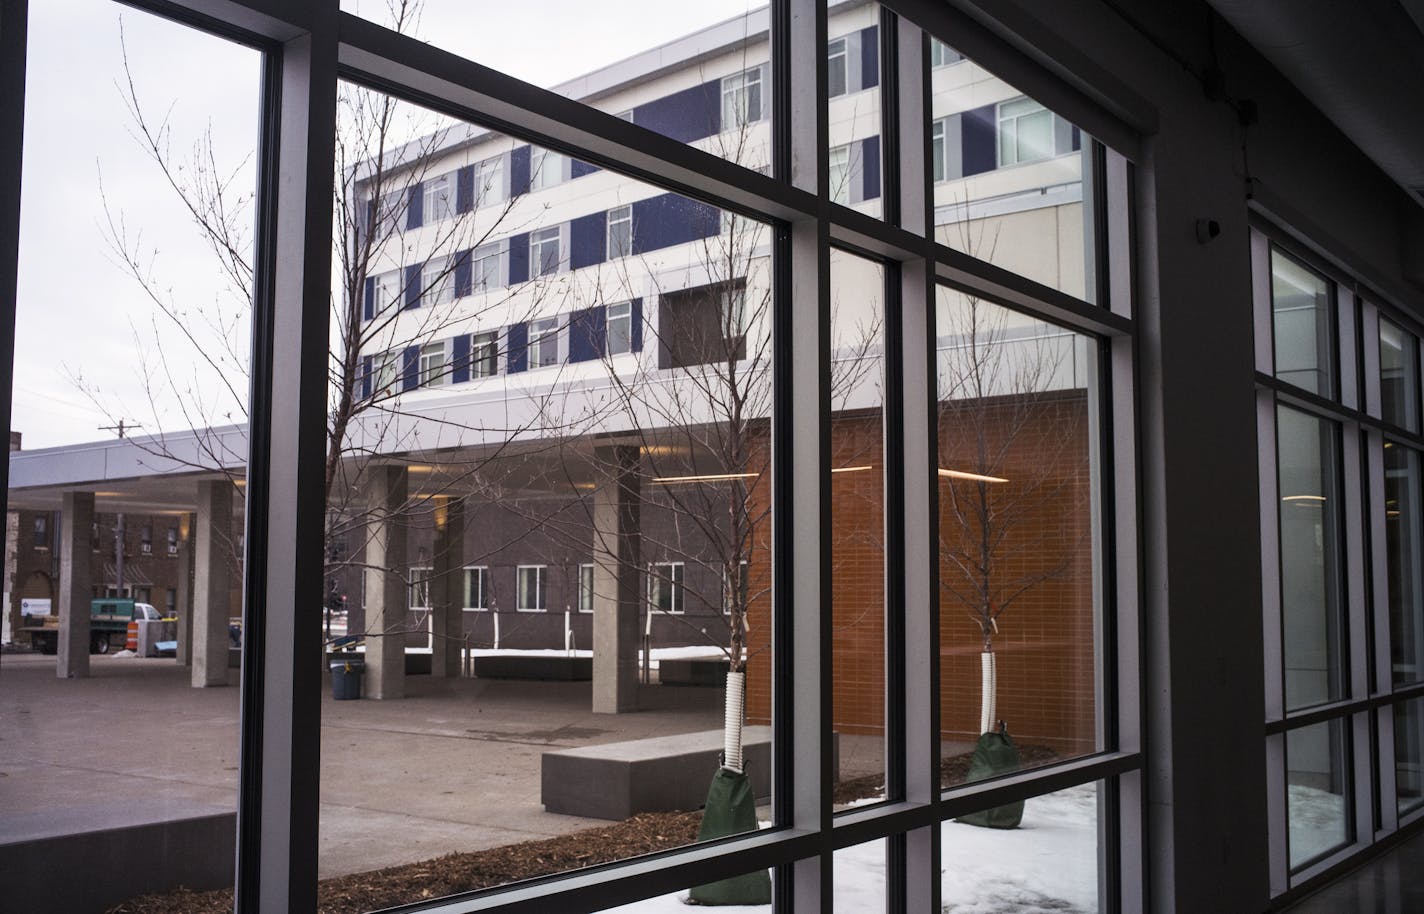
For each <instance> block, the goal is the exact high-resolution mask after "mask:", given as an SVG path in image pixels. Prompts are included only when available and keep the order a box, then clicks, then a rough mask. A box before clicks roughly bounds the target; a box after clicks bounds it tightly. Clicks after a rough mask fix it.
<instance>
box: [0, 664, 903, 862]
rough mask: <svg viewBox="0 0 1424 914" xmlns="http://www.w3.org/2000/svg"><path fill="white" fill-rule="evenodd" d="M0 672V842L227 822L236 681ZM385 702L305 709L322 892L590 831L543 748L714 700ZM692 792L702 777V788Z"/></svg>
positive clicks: (684, 717)
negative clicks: (193, 820) (223, 813)
mask: <svg viewBox="0 0 1424 914" xmlns="http://www.w3.org/2000/svg"><path fill="white" fill-rule="evenodd" d="M90 659H91V672H92V675H91V676H90V678H88V679H76V680H62V679H58V678H57V677H56V676H55V673H54V669H55V661H54V658H53V657H44V656H41V655H38V654H26V653H18V654H15V653H7V654H4V655H3V656H0V809H4V810H5V814H4V815H3V816H0V843H3V842H6V841H14V840H20V839H26V838H34V837H40V836H43V835H50V834H56V833H59V834H62V833H65V832H67V831H76V830H81V829H89V828H99V827H106V826H113V825H118V824H127V823H134V822H138V821H150V822H152V821H162V820H165V819H170V818H178V817H183V816H189V815H199V814H206V813H211V812H215V811H220V810H227V811H231V810H233V809H234V808H235V804H236V796H237V763H238V745H237V743H238V689H237V688H236V682H237V671H236V670H231V671H230V680H231V682H232V685H230V686H228V687H227V688H210V689H193V688H190V687H189V686H188V671H187V670H186V669H185V668H183V667H181V666H180V665H178V664H177V663H176V662H175V661H174V660H172V659H138V658H125V657H112V656H95V657H91V658H90ZM407 689H408V697H407V698H405V699H403V700H399V701H372V700H361V701H341V702H336V701H333V700H332V699H331V693H330V686H329V684H328V685H327V686H326V687H325V689H324V691H323V695H322V733H321V838H320V842H321V844H320V872H321V875H322V876H323V877H327V876H335V875H341V874H343V873H350V872H361V871H365V870H371V869H377V868H379V867H384V866H391V865H395V864H399V863H409V862H414V861H418V860H425V859H429V858H431V857H436V856H439V855H441V854H447V853H451V852H454V851H470V850H480V849H483V848H488V847H497V846H500V845H504V844H509V843H513V842H517V841H524V840H529V839H535V838H543V837H550V836H553V835H559V834H564V833H567V832H570V831H575V830H578V829H581V828H586V827H590V826H594V825H601V824H606V823H604V822H602V821H600V820H592V819H582V818H578V817H573V816H562V815H556V814H553V813H546V812H545V811H544V809H543V806H542V805H541V804H540V802H539V764H540V760H539V756H540V753H542V752H544V751H545V750H549V749H562V748H569V747H574V746H584V745H591V744H595V743H603V742H616V741H620V740H627V739H638V738H641V737H646V736H666V735H671V734H677V733H685V732H691V731H697V730H710V729H717V728H720V727H721V722H722V694H721V690H719V689H708V688H695V687H662V686H658V685H651V686H642V687H641V691H640V695H639V698H640V701H641V703H642V705H643V708H644V709H643V710H641V711H639V712H637V713H633V714H620V715H609V714H594V713H592V712H591V711H590V710H589V704H590V687H589V684H588V683H556V682H518V681H509V680H470V679H465V680H442V679H433V678H431V677H429V676H413V677H410V678H408V679H407ZM879 743H880V740H879V739H878V738H874V737H843V738H842V742H841V756H842V762H841V764H842V773H843V776H846V777H850V776H854V775H855V774H857V773H865V772H866V771H868V770H876V769H877V766H878V765H879V763H880V752H879ZM708 774H709V776H710V774H711V773H710V772H709V773H708Z"/></svg>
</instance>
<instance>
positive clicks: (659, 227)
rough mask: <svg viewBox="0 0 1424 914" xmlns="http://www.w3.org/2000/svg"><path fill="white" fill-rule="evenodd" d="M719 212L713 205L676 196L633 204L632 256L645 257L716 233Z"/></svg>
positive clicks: (639, 201)
mask: <svg viewBox="0 0 1424 914" xmlns="http://www.w3.org/2000/svg"><path fill="white" fill-rule="evenodd" d="M720 219H721V213H719V212H718V211H717V208H716V207H715V206H708V205H707V204H706V203H699V202H697V201H696V200H689V199H687V198H686V197H681V196H678V195H677V194H662V195H660V196H657V197H649V198H648V199H646V200H638V201H636V202H635V203H634V204H633V253H634V254H646V253H647V252H649V251H656V250H659V249H661V248H667V247H672V246H673V245H675V244H686V243H687V242H689V241H696V240H698V239H699V238H710V237H711V236H713V235H715V234H717V232H718V230H719V228H720V225H721V222H720Z"/></svg>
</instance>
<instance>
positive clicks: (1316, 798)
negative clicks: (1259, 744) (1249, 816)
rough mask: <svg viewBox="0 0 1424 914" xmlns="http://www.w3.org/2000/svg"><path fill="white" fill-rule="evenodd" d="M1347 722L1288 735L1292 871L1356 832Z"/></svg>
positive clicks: (1317, 857)
mask: <svg viewBox="0 0 1424 914" xmlns="http://www.w3.org/2000/svg"><path fill="white" fill-rule="evenodd" d="M1346 723H1347V722H1346V721H1345V720H1332V721H1327V722H1326V723H1323V724H1316V725H1314V726H1310V727H1302V728H1300V729H1298V730H1292V731H1291V732H1290V733H1288V734H1286V764H1287V771H1286V785H1287V796H1286V817H1287V820H1288V821H1289V824H1290V866H1291V869H1292V870H1296V869H1300V868H1301V867H1303V866H1305V865H1307V864H1309V863H1311V862H1312V861H1315V860H1317V859H1319V858H1320V857H1323V856H1325V855H1326V854H1328V853H1330V852H1331V851H1333V850H1335V849H1337V848H1339V847H1342V846H1343V845H1345V844H1347V843H1349V842H1350V841H1351V840H1352V838H1353V836H1354V802H1353V800H1352V794H1351V791H1352V789H1353V785H1352V779H1353V775H1352V770H1351V764H1350V753H1349V748H1348V745H1347V743H1346Z"/></svg>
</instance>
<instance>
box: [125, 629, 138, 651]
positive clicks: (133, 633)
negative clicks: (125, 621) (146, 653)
mask: <svg viewBox="0 0 1424 914" xmlns="http://www.w3.org/2000/svg"><path fill="white" fill-rule="evenodd" d="M126 647H128V649H129V650H131V651H136V650H138V623H137V622H130V623H129V640H128V643H127V645H126Z"/></svg>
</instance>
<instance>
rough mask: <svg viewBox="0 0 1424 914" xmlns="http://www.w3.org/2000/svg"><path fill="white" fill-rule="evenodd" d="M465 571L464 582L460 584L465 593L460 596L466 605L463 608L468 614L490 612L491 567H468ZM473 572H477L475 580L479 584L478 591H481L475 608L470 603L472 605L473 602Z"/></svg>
mask: <svg viewBox="0 0 1424 914" xmlns="http://www.w3.org/2000/svg"><path fill="white" fill-rule="evenodd" d="M463 570H464V572H465V573H464V575H463V580H462V581H461V582H460V583H461V586H462V587H463V591H462V593H461V594H460V600H461V602H462V603H464V604H465V605H464V607H463V609H464V611H465V612H467V613H468V612H488V611H489V566H488V565H466V566H465V567H464V569H463ZM471 572H475V577H474V580H476V581H478V582H479V587H478V588H477V589H478V591H479V595H478V598H477V599H476V600H475V605H473V606H471V605H470V603H471V601H470V581H471V577H470V573H471Z"/></svg>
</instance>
